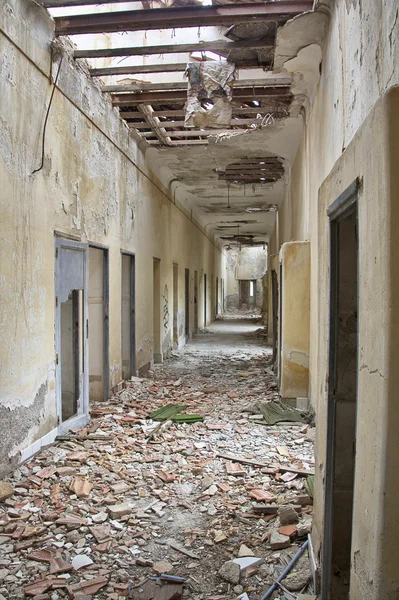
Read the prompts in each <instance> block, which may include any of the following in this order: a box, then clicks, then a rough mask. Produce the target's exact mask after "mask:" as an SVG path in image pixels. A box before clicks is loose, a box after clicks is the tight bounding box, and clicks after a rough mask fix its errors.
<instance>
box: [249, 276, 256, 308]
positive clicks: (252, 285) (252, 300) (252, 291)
mask: <svg viewBox="0 0 399 600" xmlns="http://www.w3.org/2000/svg"><path fill="white" fill-rule="evenodd" d="M248 304H249V305H250V306H256V280H254V281H250V282H249V290H248Z"/></svg>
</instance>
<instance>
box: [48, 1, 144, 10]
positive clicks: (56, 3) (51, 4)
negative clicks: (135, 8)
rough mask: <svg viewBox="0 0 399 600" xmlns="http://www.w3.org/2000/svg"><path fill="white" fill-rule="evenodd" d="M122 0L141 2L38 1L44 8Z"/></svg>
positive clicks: (102, 2) (101, 2)
mask: <svg viewBox="0 0 399 600" xmlns="http://www.w3.org/2000/svg"><path fill="white" fill-rule="evenodd" d="M122 2H142V0H40V3H41V4H43V6H45V7H46V8H59V7H61V8H64V6H65V7H68V6H86V5H89V4H98V5H100V4H117V3H118V4H119V3H122Z"/></svg>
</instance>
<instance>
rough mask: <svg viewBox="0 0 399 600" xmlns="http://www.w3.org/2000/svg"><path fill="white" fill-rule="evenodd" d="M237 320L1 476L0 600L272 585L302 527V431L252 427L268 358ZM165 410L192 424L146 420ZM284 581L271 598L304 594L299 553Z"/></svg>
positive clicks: (203, 594) (267, 388) (306, 502)
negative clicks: (7, 489) (158, 579)
mask: <svg viewBox="0 0 399 600" xmlns="http://www.w3.org/2000/svg"><path fill="white" fill-rule="evenodd" d="M238 317H239V315H238ZM238 317H237V315H235V318H231V315H230V318H226V319H219V320H218V321H216V322H215V323H214V324H213V325H212V326H210V327H208V328H207V330H206V331H204V332H202V333H200V334H199V335H197V336H195V337H194V339H193V341H192V342H191V343H189V344H188V345H187V346H186V347H185V349H184V350H183V351H182V352H181V353H176V352H175V353H173V355H172V356H171V357H170V358H169V359H168V360H166V361H165V362H164V363H163V364H162V365H157V366H156V367H155V368H154V370H153V371H150V372H149V373H148V376H147V377H146V378H136V377H133V378H132V380H131V381H128V382H127V383H126V388H125V389H123V390H122V391H120V392H119V393H118V394H116V395H115V396H113V397H112V398H111V399H110V401H109V402H108V403H107V404H106V405H104V403H98V404H96V405H92V406H91V416H92V421H91V422H90V423H89V425H87V426H86V427H85V428H83V429H80V430H78V431H77V430H73V431H70V433H69V434H68V435H65V436H61V437H59V438H58V439H57V441H56V442H55V444H54V445H53V446H51V447H48V448H47V449H44V450H42V451H41V452H40V453H39V454H37V455H36V456H34V457H33V458H32V459H31V460H29V461H28V462H26V463H25V464H23V465H22V466H20V467H19V468H18V469H17V470H16V471H14V473H12V474H11V475H10V476H9V477H8V478H7V481H8V482H10V484H11V485H12V486H13V489H14V493H13V495H12V496H10V497H9V498H8V499H7V500H6V501H5V504H4V505H3V506H2V508H1V514H0V524H1V529H2V532H1V537H0V562H1V570H0V578H1V579H0V581H1V583H0V594H2V596H0V598H13V599H14V598H24V597H29V596H35V595H36V596H37V597H38V598H39V597H40V598H43V600H44V598H51V600H55V599H58V598H63V597H70V598H82V599H83V598H89V597H93V598H96V599H99V600H100V599H104V600H105V599H110V600H118V599H120V598H125V597H128V594H129V593H130V594H131V595H130V596H129V597H131V598H135V599H138V600H146V599H148V598H150V597H152V596H153V595H154V590H153V588H152V587H151V586H154V585H155V583H154V580H151V577H154V576H157V575H160V574H166V575H172V576H177V577H181V578H183V579H184V587H183V590H181V586H180V585H179V584H176V583H174V584H171V583H169V584H166V583H165V584H164V586H163V587H162V588H160V589H159V590H158V591H157V592H156V593H155V596H154V597H155V598H162V599H163V600H168V599H169V600H172V598H175V597H176V598H177V597H179V595H177V596H176V595H175V594H176V593H177V592H178V594H180V593H181V592H182V593H183V598H193V599H198V600H199V599H200V598H201V599H202V598H204V599H213V600H215V599H218V600H222V599H229V598H231V599H233V598H236V597H237V596H238V595H241V594H245V593H247V594H249V595H251V597H254V598H260V597H261V596H262V594H263V593H264V592H265V591H266V590H267V589H268V588H269V586H270V585H271V584H272V583H273V582H274V581H275V580H276V579H277V578H278V576H279V575H280V574H281V572H282V571H283V569H284V568H285V566H286V565H287V564H288V562H289V561H290V559H291V558H292V556H293V555H294V554H295V552H296V551H297V549H298V548H299V547H300V545H301V544H303V542H304V541H305V540H306V539H307V534H308V533H309V531H310V527H311V516H312V506H311V504H312V500H311V498H310V497H309V495H308V490H307V489H306V486H305V483H306V479H305V478H304V477H303V476H301V474H303V471H305V472H307V471H308V472H312V471H313V465H314V463H313V438H314V430H313V429H312V427H310V426H309V425H308V424H307V423H306V422H296V423H295V422H290V423H281V424H278V425H274V426H268V425H267V424H266V422H265V421H264V420H262V414H260V412H259V408H258V407H259V405H260V404H261V405H262V404H264V403H265V401H268V400H271V399H273V398H275V397H276V396H277V392H276V384H275V378H274V375H273V372H272V370H271V351H270V349H269V348H268V347H266V346H265V335H264V328H263V327H262V326H261V325H260V324H259V322H258V321H259V320H258V319H256V318H255V319H248V318H244V319H240V318H238ZM176 403H178V404H179V405H183V406H185V407H186V408H185V409H182V412H183V414H186V413H189V414H196V415H200V416H201V417H202V418H203V420H200V421H197V422H190V423H173V422H172V421H171V420H167V421H165V422H164V423H162V422H157V421H155V420H151V419H148V415H149V414H150V413H152V412H153V411H155V410H157V409H159V408H161V407H163V406H165V405H168V404H176ZM229 457H232V458H229ZM234 458H236V459H237V460H234ZM240 459H241V460H240ZM288 505H290V506H295V511H294V510H293V509H292V508H291V509H283V510H282V509H281V507H286V506H288ZM292 514H293V515H294V517H293V516H292ZM284 519H285V520H284ZM240 557H241V561H243V560H244V559H243V557H250V558H249V559H245V560H244V562H247V561H248V563H251V564H250V565H249V566H248V565H247V566H246V567H245V565H244V566H243V565H241V566H240V567H238V566H237V564H236V563H232V562H231V561H232V560H234V559H237V558H240ZM283 584H284V588H285V591H282V594H284V595H282V596H281V597H282V598H288V599H291V598H296V597H297V596H296V595H297V594H298V593H299V592H300V591H303V590H310V591H311V590H312V585H313V584H312V577H311V570H310V561H309V558H308V555H307V554H305V555H304V556H303V557H302V558H301V559H300V561H299V562H298V563H297V566H296V567H295V568H294V570H293V571H292V573H290V575H289V576H288V577H287V579H286V580H284V582H283ZM161 589H162V592H161V591H160V590H161ZM289 590H291V592H289ZM293 590H295V591H293ZM79 592H80V593H81V594H83V595H81V596H80V595H79ZM41 594H44V595H41ZM46 594H47V595H46ZM292 594H294V595H292ZM243 599H244V600H245V599H246V596H245V595H244V596H243Z"/></svg>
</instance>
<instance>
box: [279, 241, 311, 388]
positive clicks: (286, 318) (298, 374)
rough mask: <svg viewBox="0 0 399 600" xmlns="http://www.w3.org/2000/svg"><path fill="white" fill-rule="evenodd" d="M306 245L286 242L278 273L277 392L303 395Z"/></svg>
mask: <svg viewBox="0 0 399 600" xmlns="http://www.w3.org/2000/svg"><path fill="white" fill-rule="evenodd" d="M309 246H310V244H309V242H286V243H285V244H283V245H282V247H281V250H280V262H281V266H282V274H281V279H282V280H281V281H280V291H281V292H282V302H281V340H280V344H281V364H280V394H281V396H282V397H283V398H307V396H308V385H309V334H310V331H309V319H310V248H309Z"/></svg>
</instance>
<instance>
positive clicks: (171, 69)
mask: <svg viewBox="0 0 399 600" xmlns="http://www.w3.org/2000/svg"><path fill="white" fill-rule="evenodd" d="M235 65H236V68H237V69H262V68H266V66H265V65H264V64H263V65H262V64H259V62H258V61H256V60H247V61H235ZM186 69H187V62H184V63H160V64H157V65H132V66H129V67H104V68H102V69H90V75H91V76H92V77H108V76H109V75H136V74H139V73H178V72H182V71H185V70H186Z"/></svg>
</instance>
